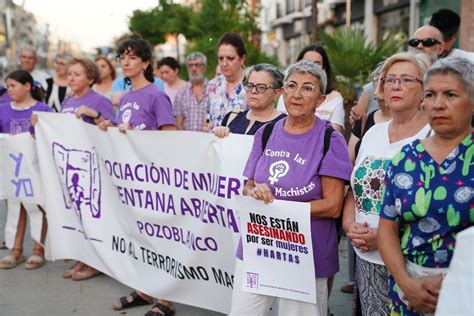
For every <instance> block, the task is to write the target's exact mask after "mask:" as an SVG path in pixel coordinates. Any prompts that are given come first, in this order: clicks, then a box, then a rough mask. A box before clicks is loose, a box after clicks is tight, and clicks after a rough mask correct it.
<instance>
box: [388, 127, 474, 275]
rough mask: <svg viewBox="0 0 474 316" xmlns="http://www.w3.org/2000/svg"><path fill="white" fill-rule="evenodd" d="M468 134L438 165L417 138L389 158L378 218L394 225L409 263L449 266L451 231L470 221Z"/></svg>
mask: <svg viewBox="0 0 474 316" xmlns="http://www.w3.org/2000/svg"><path fill="white" fill-rule="evenodd" d="M473 137H474V133H471V134H469V135H468V136H466V137H465V138H464V139H463V140H462V141H461V143H460V144H459V145H458V146H457V148H455V149H454V150H453V151H452V152H451V153H450V154H449V155H448V156H447V158H446V159H445V160H444V161H443V162H442V163H441V164H438V163H437V162H436V161H435V160H434V159H433V158H432V157H431V156H430V154H429V153H428V152H427V151H426V150H425V148H424V147H423V144H422V143H421V142H420V141H419V140H417V141H415V142H413V143H411V144H409V145H407V146H405V147H403V148H402V150H401V152H400V153H398V154H397V155H396V156H395V157H394V158H393V160H392V164H391V166H390V168H389V169H388V171H387V177H386V183H387V184H386V185H387V186H386V192H385V198H384V202H383V206H382V212H381V213H380V216H381V217H382V218H385V219H388V220H392V221H396V222H398V223H399V225H400V245H401V248H402V253H403V255H404V256H405V258H406V259H407V260H408V261H411V262H413V263H415V264H418V265H421V266H424V267H430V268H446V267H448V266H449V263H450V261H451V258H452V256H453V252H454V246H455V243H456V234H457V233H458V232H460V231H461V230H463V229H466V228H468V227H470V226H473V225H474V204H473V197H474V178H473V175H474V164H473V160H474V159H473V153H474V145H473V142H472V140H473Z"/></svg>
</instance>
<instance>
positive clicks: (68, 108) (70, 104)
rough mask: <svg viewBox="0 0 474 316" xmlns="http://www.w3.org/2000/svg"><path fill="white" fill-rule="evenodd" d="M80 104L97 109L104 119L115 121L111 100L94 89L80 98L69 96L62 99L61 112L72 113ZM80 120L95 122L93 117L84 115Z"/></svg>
mask: <svg viewBox="0 0 474 316" xmlns="http://www.w3.org/2000/svg"><path fill="white" fill-rule="evenodd" d="M81 105H84V106H87V107H89V108H91V109H93V110H95V111H98V112H100V113H101V115H102V117H103V118H105V119H106V120H110V121H112V122H115V118H114V108H113V106H112V102H110V100H109V99H107V98H106V97H104V96H103V95H101V94H100V93H97V92H95V91H94V90H90V91H89V92H87V93H86V94H85V95H83V96H82V97H80V98H74V97H72V96H70V97H67V98H66V99H64V101H63V103H62V104H61V113H70V114H74V113H75V112H76V110H77V108H78V107H80V106H81ZM82 120H83V121H84V122H87V123H89V124H95V123H94V119H93V118H91V117H88V116H85V115H83V116H82Z"/></svg>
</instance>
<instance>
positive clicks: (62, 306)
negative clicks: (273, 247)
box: [0, 211, 351, 316]
mask: <svg viewBox="0 0 474 316" xmlns="http://www.w3.org/2000/svg"><path fill="white" fill-rule="evenodd" d="M4 217H5V213H4V212H3V211H1V212H0V224H1V228H0V234H1V235H0V236H1V238H0V239H1V240H3V228H4V221H5V219H4ZM31 249H32V241H31V238H29V237H27V241H26V243H25V255H26V256H28V255H29V254H30V252H31ZM8 253H9V251H7V250H0V256H1V257H3V256H4V255H6V254H8ZM340 257H341V263H340V265H341V272H339V273H338V274H337V276H336V280H335V284H334V291H333V293H332V295H331V299H330V303H329V306H330V309H331V312H332V313H333V314H334V315H335V316H339V315H350V306H351V295H349V294H344V293H342V292H341V291H340V290H339V289H340V287H341V285H342V284H343V283H344V282H345V280H346V279H347V269H346V266H347V256H346V252H345V241H344V240H343V241H341V247H340ZM71 265H72V262H69V263H67V264H66V263H64V261H63V260H61V261H56V262H48V263H47V264H46V265H45V266H44V267H42V268H40V269H39V270H34V271H27V270H25V268H24V266H23V265H20V266H18V267H16V268H15V269H12V270H0V316H16V315H36V316H38V315H39V316H42V315H48V316H49V315H144V314H145V312H146V311H147V310H148V309H149V308H150V307H151V305H150V306H144V307H138V308H134V309H131V310H126V311H123V312H120V311H114V310H113V309H112V307H111V305H112V302H113V301H114V300H115V299H116V298H117V297H119V296H122V295H124V294H127V293H129V292H130V289H129V288H128V287H126V286H124V285H122V284H120V283H118V282H117V281H115V280H114V279H112V278H109V277H108V276H105V275H102V276H99V277H96V278H94V279H91V280H88V281H84V282H75V281H71V280H66V279H63V278H62V273H63V271H64V270H65V269H67V267H69V266H71ZM176 311H177V314H178V315H183V316H185V315H193V316H199V315H221V314H219V313H215V312H211V311H208V310H203V309H199V308H195V307H191V306H187V305H182V304H176Z"/></svg>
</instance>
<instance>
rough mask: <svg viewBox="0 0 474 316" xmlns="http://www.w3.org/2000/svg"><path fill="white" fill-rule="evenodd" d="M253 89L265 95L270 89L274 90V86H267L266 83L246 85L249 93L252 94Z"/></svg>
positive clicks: (249, 83)
mask: <svg viewBox="0 0 474 316" xmlns="http://www.w3.org/2000/svg"><path fill="white" fill-rule="evenodd" d="M253 88H255V90H257V93H265V92H266V91H267V90H268V89H273V87H272V86H267V85H266V84H264V83H257V84H254V83H251V82H247V83H245V84H244V89H245V91H247V92H252V91H253Z"/></svg>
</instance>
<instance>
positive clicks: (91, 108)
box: [61, 59, 114, 124]
mask: <svg viewBox="0 0 474 316" xmlns="http://www.w3.org/2000/svg"><path fill="white" fill-rule="evenodd" d="M99 77H100V72H99V68H98V67H97V65H96V64H95V62H93V61H92V60H90V59H73V60H72V61H71V62H70V63H69V67H68V70H67V85H68V87H69V89H71V91H72V95H71V96H70V97H67V98H66V99H65V100H64V101H63V103H62V104H61V113H72V114H75V115H76V117H78V118H81V119H82V120H83V121H84V122H87V123H90V124H99V123H100V122H102V121H104V120H113V119H114V109H113V106H112V102H110V100H109V99H107V98H106V97H104V96H103V95H101V94H99V93H97V92H95V91H94V90H92V86H93V85H94V84H95V83H96V82H97V81H99Z"/></svg>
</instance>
